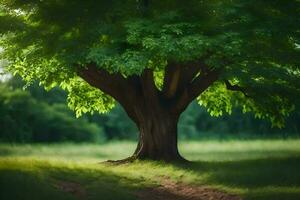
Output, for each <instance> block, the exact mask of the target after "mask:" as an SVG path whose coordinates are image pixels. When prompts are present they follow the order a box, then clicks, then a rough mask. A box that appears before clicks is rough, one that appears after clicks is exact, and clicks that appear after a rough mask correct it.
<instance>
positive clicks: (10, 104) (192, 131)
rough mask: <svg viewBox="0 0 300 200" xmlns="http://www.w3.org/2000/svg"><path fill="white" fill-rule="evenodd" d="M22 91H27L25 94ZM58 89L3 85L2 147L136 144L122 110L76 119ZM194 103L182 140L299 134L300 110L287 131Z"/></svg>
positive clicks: (13, 83)
mask: <svg viewBox="0 0 300 200" xmlns="http://www.w3.org/2000/svg"><path fill="white" fill-rule="evenodd" d="M24 87H25V88H26V89H24ZM66 98H67V97H66V94H65V93H64V92H63V91H62V90H60V89H53V90H51V91H45V90H44V89H43V88H41V87H40V86H39V85H38V84H36V83H33V84H32V85H30V86H28V87H27V86H24V83H23V82H22V81H21V80H20V79H19V78H12V79H10V80H8V81H5V82H0V118H1V121H0V142H66V141H72V142H104V141H107V140H117V139H136V137H137V133H138V130H137V129H136V127H135V125H134V124H133V123H132V122H131V121H130V120H129V119H128V117H127V115H126V113H125V112H124V110H123V109H122V108H121V107H120V106H116V108H114V109H113V110H112V111H111V112H110V113H108V114H105V115H100V114H94V115H84V116H82V117H80V118H76V117H75V114H74V112H73V111H71V110H70V109H69V108H68V107H67V105H66ZM196 106H198V105H196V102H193V103H192V104H191V105H190V106H189V107H188V109H187V110H186V111H185V113H184V114H183V115H182V117H181V119H180V123H179V137H180V138H182V139H200V138H219V139H220V138H221V139H222V138H224V139H226V138H249V137H291V136H292V137H297V136H299V135H300V110H299V109H297V110H296V111H295V112H294V113H293V114H292V115H291V116H290V117H289V118H288V119H287V121H286V126H285V128H283V129H278V128H272V127H271V124H270V123H269V122H266V121H262V120H258V119H255V117H254V116H253V115H251V114H246V115H245V114H242V113H241V111H239V110H235V111H234V112H233V113H232V114H231V115H224V116H222V117H219V118H215V117H211V116H209V114H208V113H207V112H206V111H205V110H204V109H199V108H198V107H196Z"/></svg>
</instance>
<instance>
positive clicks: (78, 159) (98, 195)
mask: <svg viewBox="0 0 300 200" xmlns="http://www.w3.org/2000/svg"><path fill="white" fill-rule="evenodd" d="M179 146H180V151H181V154H182V155H183V156H184V157H185V158H187V159H188V160H190V161H193V162H191V163H188V164H169V163H164V162H153V161H135V162H133V163H130V164H123V165H111V164H107V163H106V164H105V163H103V162H102V161H105V160H108V159H110V160H114V159H121V158H125V157H127V156H130V155H131V153H132V152H133V151H134V148H135V143H134V142H127V141H126V142H110V143H106V144H71V143H64V144H1V145H0V199H1V200H21V199H22V200H27V199H28V200H29V199H30V200H41V199H43V200H53V199H55V200H64V199H66V200H72V199H91V200H94V199H95V200H96V199H103V200H118V199H122V200H127V199H128V200H134V199H138V195H137V193H138V192H139V191H141V190H144V189H145V188H155V187H158V186H159V185H160V184H161V181H162V180H163V179H166V178H168V179H170V180H172V181H173V182H175V183H185V184H189V185H199V186H201V185H205V186H206V187H211V188H216V189H218V190H220V191H226V192H228V193H230V194H236V195H238V196H240V197H242V198H243V199H249V200H254V199H255V200H256V199H257V200H299V199H300V140H299V139H286V140H283V139H272V140H270V139H269V140H226V141H217V140H207V141H184V142H181V143H180V145H179Z"/></svg>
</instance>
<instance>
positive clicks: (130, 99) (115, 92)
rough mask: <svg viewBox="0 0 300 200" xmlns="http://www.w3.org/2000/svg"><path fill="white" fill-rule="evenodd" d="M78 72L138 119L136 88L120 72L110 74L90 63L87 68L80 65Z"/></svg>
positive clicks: (130, 115) (133, 117)
mask: <svg viewBox="0 0 300 200" xmlns="http://www.w3.org/2000/svg"><path fill="white" fill-rule="evenodd" d="M77 74H78V76H80V77H81V78H82V79H84V80H85V81H86V82H87V83H89V84H90V85H91V86H93V87H95V88H98V89H100V90H101V91H103V92H104V93H106V94H108V95H110V96H112V97H113V98H114V99H116V100H117V101H118V102H119V103H120V104H121V105H122V106H123V107H124V109H125V110H126V112H127V114H128V115H129V117H131V118H132V119H133V120H135V119H136V116H135V113H134V111H133V110H132V106H131V105H132V104H133V103H135V101H136V90H135V89H134V87H133V86H132V84H131V83H130V82H129V81H128V80H127V79H126V78H124V77H123V76H122V75H121V74H119V73H113V74H110V73H109V72H107V71H106V70H104V69H99V68H98V67H97V66H96V64H94V63H91V64H88V65H87V66H86V67H85V68H83V67H80V66H79V67H78V68H77Z"/></svg>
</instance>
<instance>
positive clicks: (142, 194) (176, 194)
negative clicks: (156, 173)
mask: <svg viewBox="0 0 300 200" xmlns="http://www.w3.org/2000/svg"><path fill="white" fill-rule="evenodd" d="M136 195H137V197H138V199H139V200H242V198H241V197H239V196H236V195H232V194H228V193H225V192H222V191H219V190H216V189H212V188H208V187H206V186H192V185H186V184H183V183H176V182H174V181H172V180H170V179H169V178H164V179H163V180H162V181H161V185H160V186H159V187H155V188H148V189H143V190H141V191H139V192H137V194H136Z"/></svg>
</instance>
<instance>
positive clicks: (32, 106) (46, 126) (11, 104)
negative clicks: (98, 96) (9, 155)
mask: <svg viewBox="0 0 300 200" xmlns="http://www.w3.org/2000/svg"><path fill="white" fill-rule="evenodd" d="M0 91H1V93H0V116H1V125H0V127H1V133H0V141H2V142H62V141H74V142H84V141H85V142H88V141H89V142H93V141H101V140H103V139H104V137H103V134H102V132H103V131H102V129H101V128H100V127H98V126H97V125H96V124H93V123H89V122H88V121H87V120H85V119H80V120H76V119H75V118H74V117H73V114H72V113H71V112H70V111H69V110H68V109H67V108H66V106H65V105H64V104H61V103H53V104H52V105H51V104H48V103H46V102H45V101H37V99H35V98H34V97H33V96H32V95H31V94H30V93H28V92H26V91H23V90H20V89H12V88H10V87H8V86H6V85H5V84H0Z"/></svg>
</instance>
